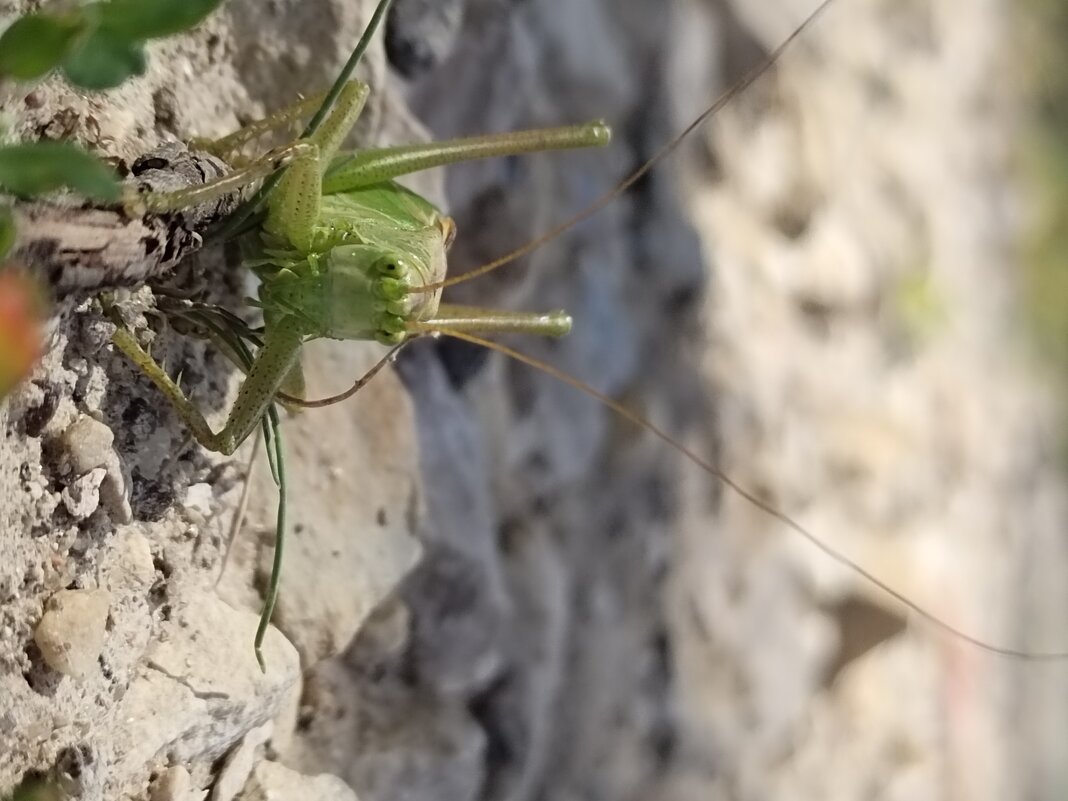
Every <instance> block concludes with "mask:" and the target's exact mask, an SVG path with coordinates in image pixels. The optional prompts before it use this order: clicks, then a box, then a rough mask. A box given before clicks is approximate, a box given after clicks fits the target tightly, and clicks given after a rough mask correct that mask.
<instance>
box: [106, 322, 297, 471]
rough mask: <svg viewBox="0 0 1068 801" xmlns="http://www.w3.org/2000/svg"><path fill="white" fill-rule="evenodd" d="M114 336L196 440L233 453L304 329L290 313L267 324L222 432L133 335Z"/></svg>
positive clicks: (267, 402) (290, 362) (293, 356)
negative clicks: (215, 427) (164, 396)
mask: <svg viewBox="0 0 1068 801" xmlns="http://www.w3.org/2000/svg"><path fill="white" fill-rule="evenodd" d="M111 341H112V342H113V343H114V344H115V346H116V347H117V348H118V349H119V350H121V351H122V352H123V353H125V354H126V355H127V356H128V357H129V358H130V360H131V361H133V363H134V364H136V365H137V366H138V367H139V368H141V371H142V372H144V374H145V375H147V376H148V377H149V378H150V379H151V380H152V382H153V383H154V384H155V385H156V386H157V387H159V389H160V391H161V392H163V394H164V395H166V397H167V400H168V401H170V403H171V405H172V406H173V407H174V410H175V412H177V413H178V416H179V417H180V418H181V419H182V421H183V422H184V423H185V424H186V425H187V426H189V430H190V431H192V433H193V436H194V437H196V440H197V442H199V443H200V444H201V445H203V446H204V447H205V448H207V449H208V450H212V451H217V452H219V453H224V454H231V453H233V452H234V451H235V450H236V449H237V446H238V445H240V444H241V443H242V442H243V441H244V440H245V438H246V437H247V436H248V435H249V434H251V433H252V430H253V429H254V428H255V427H256V426H257V425H259V423H260V421H261V420H262V419H263V415H264V414H265V413H266V412H267V410H268V408H269V407H270V406H271V403H272V401H273V400H274V396H275V393H277V392H278V388H279V387H280V386H281V384H282V382H283V381H284V380H285V378H286V375H287V374H288V373H289V372H290V370H291V369H293V366H294V365H295V364H296V362H297V358H298V356H299V355H300V348H301V344H302V342H303V341H304V334H303V331H302V329H301V328H300V326H299V325H298V324H297V323H296V321H294V320H291V319H289V318H283V319H281V320H280V321H278V323H276V324H275V325H272V326H268V328H267V332H266V334H265V338H264V343H263V347H262V348H261V349H260V351H259V353H258V354H257V355H256V360H255V361H254V362H253V363H252V369H251V370H249V373H248V376H247V377H246V378H245V381H244V383H243V384H242V385H241V389H240V391H239V392H238V395H237V400H236V401H235V402H234V407H233V409H231V410H230V416H229V417H228V418H227V419H226V425H225V426H224V427H223V429H222V430H221V431H219V432H218V433H216V432H214V431H212V430H211V426H209V425H208V422H207V420H205V419H204V415H203V414H201V412H200V410H199V409H198V408H197V407H196V406H195V405H194V404H193V403H192V401H190V400H189V399H188V398H187V397H186V396H185V393H184V392H182V389H181V387H179V386H178V385H177V384H176V383H175V382H174V380H173V379H171V377H170V376H169V375H167V373H166V372H164V370H163V368H161V367H160V366H159V365H158V364H157V363H156V361H155V360H154V359H153V358H152V357H151V356H149V355H148V354H147V353H146V352H145V351H144V349H143V348H142V347H141V346H140V345H139V344H138V342H137V340H136V339H135V338H134V336H133V334H131V333H130V332H129V331H128V330H126V329H125V328H122V327H120V328H118V329H117V330H116V331H115V334H114V335H113V336H112V340H111Z"/></svg>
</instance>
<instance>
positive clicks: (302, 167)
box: [263, 81, 370, 252]
mask: <svg viewBox="0 0 1068 801" xmlns="http://www.w3.org/2000/svg"><path fill="white" fill-rule="evenodd" d="M369 91H370V89H369V88H368V86H367V84H365V83H361V82H360V81H349V82H348V83H347V84H345V87H344V88H343V89H342V90H341V95H340V96H339V97H338V100H337V105H336V107H335V108H334V110H333V111H332V112H331V113H330V116H329V117H327V118H326V120H324V122H323V124H322V125H321V126H319V129H318V130H317V131H316V132H315V133H314V134H312V135H311V136H310V137H309V138H308V139H306V140H303V141H304V142H305V143H307V144H308V145H309V146H311V148H312V149H310V150H308V151H307V152H306V153H304V154H302V155H301V156H300V157H298V158H297V159H295V160H294V162H293V164H291V165H290V166H289V168H288V169H287V170H286V171H285V174H284V175H283V176H282V179H281V180H280V181H279V182H278V185H277V186H276V187H275V188H274V190H273V191H272V192H271V194H270V196H269V197H268V199H267V220H266V221H265V222H264V226H263V227H264V228H265V229H266V230H267V231H268V232H270V233H272V234H274V235H275V236H280V237H282V238H284V239H285V240H286V241H288V242H289V243H290V244H291V245H293V247H295V248H296V249H297V250H299V251H302V252H307V251H308V250H310V248H311V242H312V234H313V231H314V228H315V222H316V220H318V219H319V206H320V201H321V199H322V185H323V171H324V170H325V168H326V166H328V165H329V164H330V160H331V159H332V158H333V157H334V154H335V153H337V151H338V149H339V148H340V147H341V143H342V142H344V141H345V137H346V136H348V134H349V131H351V130H352V126H353V125H354V124H355V123H356V120H357V119H358V118H359V116H360V112H361V111H363V106H364V103H365V102H367V95H368V93H369Z"/></svg>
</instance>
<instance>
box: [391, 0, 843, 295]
mask: <svg viewBox="0 0 1068 801" xmlns="http://www.w3.org/2000/svg"><path fill="white" fill-rule="evenodd" d="M833 2H834V0H823V2H822V3H820V4H819V6H817V8H816V10H815V11H813V12H812V13H811V14H809V15H808V17H807V18H806V19H805V21H804V22H802V23H801V24H800V25H799V26H797V28H795V29H794V32H793V33H791V34H790V35H789V36H788V37H786V39H785V40H784V41H783V42H782V43H781V44H780V45H779V46H778V47H776V48H775V49H774V50H772V51H771V53H770V54H769V55H768V56H766V57H765V58H764V60H763V61H761V62H760V63H759V64H758V65H757V66H755V67H754V68H753V69H751V70H750V71H749V72H747V73H746V74H745V75H743V76H742V77H741V78H740V79H739V80H738V81H737V82H735V83H734V85H733V86H731V87H730V88H729V89H728V90H727V91H726V92H724V93H723V94H721V95H720V96H719V97H718V98H716V101H715V102H714V103H713V104H712V105H711V106H709V107H708V108H706V109H705V110H704V111H702V112H701V113H700V114H699V115H698V116H697V117H696V118H695V119H694V121H693V122H691V123H690V124H689V125H687V126H686V127H685V128H684V129H683V130H682V131H681V132H680V133H679V134H678V135H676V136H675V137H674V138H673V139H672V140H671V141H670V142H668V143H667V144H666V145H664V146H663V147H662V148H660V150H658V151H657V152H656V153H654V154H653V156H652V158H650V159H649V160H648V161H647V162H645V164H643V165H642V166H641V167H639V168H638V169H636V170H635V171H634V172H632V173H631V174H630V175H629V176H628V177H627V178H624V179H623V181H621V182H620V183H618V184H616V186H615V187H613V188H612V189H610V190H608V191H607V192H605V193H604V194H603V195H601V197H599V198H598V199H597V200H595V201H594V202H593V203H591V204H590V205H589V206H587V207H586V208H584V209H583V210H582V211H580V212H579V213H578V214H576V215H575V216H573V217H571V218H570V219H568V220H565V221H564V222H562V223H560V224H559V225H557V226H555V227H554V228H550V229H549V230H548V231H546V232H545V233H544V234H542V235H541V236H539V237H537V238H535V239H532V240H530V241H529V242H527V243H526V244H525V245H522V246H520V247H518V248H516V249H515V250H512V251H509V252H508V253H505V254H504V255H503V256H500V257H499V258H496V259H494V260H493V261H491V262H489V263H487V264H483V265H482V266H481V267H476V268H475V269H473V270H469V271H468V272H466V273H464V274H463V275H458V276H456V277H455V278H447V279H445V280H444V281H438V282H436V283H433V284H426V285H424V286H420V287H413V288H412V289H410V290H409V292H411V293H418V292H436V291H438V290H439V289H444V288H445V287H450V286H455V285H456V284H462V283H464V282H465V281H471V280H473V279H475V278H478V277H480V276H483V275H485V274H486V273H490V272H493V271H494V270H496V269H498V268H499V267H503V266H504V265H506V264H509V263H511V262H513V261H515V260H516V259H519V258H522V257H523V256H526V255H527V254H529V253H533V252H534V251H535V250H537V249H538V248H540V247H541V246H542V245H544V244H545V243H546V242H549V241H550V240H552V239H556V237H558V236H560V234H562V233H564V232H565V231H567V230H569V229H570V228H573V227H575V226H576V225H578V224H579V223H580V222H583V221H584V220H587V219H589V218H590V217H592V216H593V215H594V214H596V213H597V212H599V211H600V210H601V209H603V208H604V207H605V206H607V205H608V204H609V203H611V202H612V201H614V200H615V199H616V198H618V197H620V196H621V195H622V194H623V193H624V192H626V191H627V190H628V189H630V188H631V187H632V186H634V184H636V183H637V182H638V181H640V180H641V179H642V176H644V175H645V174H646V173H647V172H649V171H650V170H651V169H653V167H655V166H656V165H657V164H659V163H660V162H661V161H663V160H664V159H665V158H667V157H668V156H669V155H671V154H672V153H673V152H674V151H675V150H676V149H677V148H678V146H679V145H681V144H682V142H683V140H684V139H686V137H687V136H689V135H690V134H691V133H693V132H694V130H695V129H697V128H699V127H700V126H701V125H702V124H703V123H704V122H705V120H707V119H708V118H709V117H713V116H715V115H716V114H718V113H719V111H720V109H722V108H723V107H724V106H725V105H727V104H728V103H730V102H731V101H732V100H733V99H734V98H735V97H737V96H738V95H739V94H740V93H741V92H744V91H745V90H746V89H748V88H749V87H750V86H752V85H753V83H754V82H755V81H756V80H757V79H758V78H760V76H762V75H763V74H764V73H765V72H767V71H768V70H769V69H771V67H772V65H774V64H775V62H776V61H778V60H779V58H780V57H781V56H782V54H783V53H784V52H785V51H786V50H787V49H788V48H789V47H790V46H791V45H792V44H793V43H794V40H795V39H797V37H799V36H800V35H801V34H803V33H804V32H805V31H806V30H808V29H809V28H810V27H812V25H813V24H814V23H815V22H816V20H817V19H818V18H819V17H820V15H821V14H822V13H823V12H824V11H825V10H826V9H827V7H828V6H829V5H831V3H833Z"/></svg>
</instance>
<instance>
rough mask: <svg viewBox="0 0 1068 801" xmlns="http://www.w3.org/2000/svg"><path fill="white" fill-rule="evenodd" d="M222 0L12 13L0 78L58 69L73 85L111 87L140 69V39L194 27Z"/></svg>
mask: <svg viewBox="0 0 1068 801" xmlns="http://www.w3.org/2000/svg"><path fill="white" fill-rule="evenodd" d="M221 2H222V0H106V2H100V3H90V4H88V5H84V6H78V7H75V8H71V9H64V10H57V11H51V12H49V11H42V12H39V13H36V14H27V15H25V16H23V17H20V18H19V19H17V20H16V21H15V22H14V23H13V24H12V25H11V26H10V27H9V28H8V29H7V30H6V31H4V33H3V35H0V78H9V79H14V80H21V81H27V80H33V79H35V78H40V77H42V76H44V75H46V74H47V73H49V72H51V71H52V70H55V69H59V70H61V71H62V73H63V76H64V77H65V78H66V79H67V80H68V81H70V82H71V83H72V84H74V85H75V86H80V87H81V88H83V89H112V88H114V87H116V86H118V85H119V84H121V83H122V82H123V81H125V80H126V79H127V78H131V77H134V76H137V75H140V74H142V73H143V72H144V71H145V67H146V65H147V59H146V57H145V43H146V42H147V41H148V40H149V39H159V38H162V37H164V36H171V35H173V34H176V33H181V32H182V31H187V30H189V29H190V28H193V27H195V26H196V25H198V24H199V23H200V22H202V21H203V20H204V18H205V17H207V16H208V14H210V13H211V12H212V11H214V10H215V9H216V8H217V7H218V6H219V4H220V3H221Z"/></svg>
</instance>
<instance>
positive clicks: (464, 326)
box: [113, 0, 611, 667]
mask: <svg viewBox="0 0 1068 801" xmlns="http://www.w3.org/2000/svg"><path fill="white" fill-rule="evenodd" d="M390 2H391V0H382V1H381V2H380V3H379V5H378V7H377V8H376V11H375V14H374V16H373V17H372V19H371V22H370V23H369V25H368V27H367V29H366V30H365V32H364V34H363V37H362V38H361V46H358V47H357V51H356V53H354V58H353V59H350V66H349V67H348V69H347V70H346V71H345V72H343V73H342V76H341V78H339V81H338V83H337V84H335V91H332V92H331V93H330V95H328V96H327V97H326V99H325V100H323V102H322V104H321V106H320V114H319V116H320V117H321V119H322V124H321V126H320V127H318V128H317V129H316V130H314V132H313V133H311V134H310V135H307V136H305V137H302V138H301V139H299V140H298V141H296V142H294V143H292V144H289V145H286V146H284V147H282V148H280V149H277V150H274V151H272V152H270V153H268V154H267V155H266V156H264V157H263V158H261V159H259V160H257V161H254V162H252V163H251V164H248V165H246V166H245V167H243V168H241V169H238V170H236V171H235V172H234V173H231V174H230V175H228V176H226V177H224V178H222V179H219V180H217V181H215V182H211V183H207V184H204V185H202V186H198V187H195V188H192V189H188V190H180V191H177V192H173V193H159V194H147V195H138V196H131V197H130V198H129V199H128V204H127V205H128V206H129V207H131V208H134V209H137V210H148V211H154V212H164V211H171V210H178V209H181V208H185V207H188V206H190V205H192V204H196V203H200V202H204V201H206V200H209V199H212V198H214V197H218V196H219V195H221V194H225V193H227V192H231V191H233V190H234V189H235V188H239V187H240V186H241V185H243V184H247V183H250V182H252V181H255V180H259V179H261V178H263V177H265V175H266V174H269V173H271V172H273V170H274V169H275V167H276V166H277V165H278V164H280V163H285V164H286V165H287V166H286V168H285V171H284V173H283V174H282V175H281V179H280V180H278V181H277V184H276V185H273V186H268V187H267V191H266V192H264V193H263V194H264V195H265V196H266V204H265V205H266V215H265V217H264V219H263V224H262V230H261V231H260V236H259V241H258V242H257V243H255V252H254V253H253V254H252V258H250V259H249V260H248V264H249V266H250V267H251V268H252V269H253V270H254V272H255V273H256V275H257V276H258V277H259V279H260V288H259V298H258V300H257V301H256V305H258V306H259V307H260V308H262V310H263V319H264V333H263V339H262V347H260V348H259V349H258V351H257V353H256V355H255V358H254V359H252V360H251V362H250V363H248V364H247V365H245V366H246V367H247V377H246V378H245V381H244V383H243V384H242V385H241V389H240V391H239V392H238V396H237V400H236V401H235V403H234V406H233V408H232V409H231V410H230V413H229V416H228V417H227V420H226V423H225V425H224V426H223V428H222V429H221V430H220V431H217V432H216V431H213V430H212V429H211V427H210V426H209V425H208V422H207V421H206V420H205V419H204V416H203V414H202V413H201V412H200V410H199V409H198V408H197V407H196V406H195V405H194V404H193V403H192V402H191V401H190V400H189V399H188V398H187V397H186V395H185V393H184V392H183V391H182V389H181V388H180V387H179V386H178V384H177V383H176V382H175V381H174V380H173V379H172V378H171V377H170V376H169V375H168V374H167V373H166V372H165V371H164V370H163V369H162V368H161V367H160V366H159V365H158V364H157V363H156V361H155V360H154V359H153V358H152V357H151V356H150V355H149V354H148V353H147V352H146V351H145V350H144V349H143V348H142V347H141V346H140V344H139V343H138V342H137V340H136V339H135V338H134V336H133V335H132V334H131V333H130V332H129V331H128V330H126V329H125V328H123V327H121V326H120V327H119V328H118V330H117V331H116V332H115V334H114V337H113V342H114V344H115V346H116V347H118V348H119V349H120V350H121V351H122V352H123V353H125V354H126V355H127V356H128V357H129V358H130V359H131V360H132V361H133V362H134V363H135V364H136V365H137V366H138V367H139V368H140V369H141V370H142V371H143V372H144V373H145V374H146V375H147V376H148V377H149V378H150V379H151V380H152V381H153V382H154V383H155V384H156V386H157V387H159V389H160V390H161V391H162V392H163V393H164V395H165V396H166V398H167V400H168V401H169V402H170V403H171V405H172V406H173V407H174V409H175V411H176V412H177V414H178V416H179V417H180V418H181V419H182V421H183V422H184V423H185V424H186V425H187V426H188V427H189V429H190V431H191V432H192V434H193V436H194V437H195V439H196V440H197V442H199V443H200V444H201V445H202V446H204V447H205V448H207V449H209V450H212V451H217V452H219V453H223V454H227V455H228V454H231V453H233V452H234V450H236V448H237V447H238V446H239V445H240V444H241V443H242V442H243V441H244V440H245V439H246V438H247V437H248V436H249V434H251V433H252V432H253V431H254V430H255V429H256V427H257V426H259V425H261V422H262V421H264V420H265V417H266V416H268V415H272V416H273V411H272V404H273V403H274V401H275V399H276V397H277V396H278V395H279V392H280V391H281V390H282V389H283V387H290V386H293V385H294V384H300V383H302V379H301V375H302V372H301V368H300V354H301V349H302V347H303V345H304V343H305V342H308V341H310V340H313V339H318V338H322V337H329V338H332V339H355V340H377V341H378V342H381V343H383V344H388V345H399V344H400V343H402V342H404V341H405V340H406V339H407V338H409V337H411V336H414V335H419V334H423V333H429V332H434V331H438V330H448V331H455V332H457V333H465V332H474V331H484V332H491V333H499V332H511V331H521V332H527V333H533V334H540V335H545V336H562V335H564V334H566V333H567V332H568V331H569V330H570V328H571V318H570V317H569V316H568V315H567V314H566V313H565V312H563V311H555V312H551V313H548V314H540V313H521V312H505V311H496V310H488V309H480V308H472V307H461V306H450V305H448V304H444V303H441V301H440V298H441V290H442V286H443V283H444V281H445V276H446V269H447V262H446V252H447V250H448V248H449V246H450V244H451V243H452V240H453V238H454V236H455V226H454V224H453V222H452V220H451V219H450V218H449V217H447V216H445V215H443V214H442V213H441V212H440V211H438V210H437V209H436V208H435V207H434V206H433V205H432V204H431V203H429V202H428V201H426V200H424V199H423V198H422V197H420V196H419V195H417V194H415V193H414V192H412V191H410V190H408V189H405V188H404V187H402V186H401V185H400V184H398V183H396V182H395V181H394V180H393V179H395V178H397V177H399V176H402V175H406V174H409V173H413V172H418V171H422V170H426V169H430V168H432V167H438V166H442V165H446V164H452V163H456V162H461V161H469V160H473V159H482V158H490V157H496V156H511V155H518V154H523V153H533V152H539V151H546V150H560V149H571V148H581V147H600V146H604V145H606V144H608V142H609V140H610V138H611V133H610V129H609V128H608V126H607V125H605V124H604V123H603V122H600V121H597V122H591V123H588V124H585V125H577V126H570V127H563V128H550V129H542V130H533V131H521V132H516V133H506V134H502V135H495V136H483V137H472V138H466V139H458V140H452V141H444V142H432V143H428V144H421V145H410V146H402V147H391V148H380V149H370V150H363V151H359V152H344V151H341V149H340V148H341V145H342V143H343V142H344V140H345V138H346V137H347V136H348V134H349V132H350V130H351V129H352V127H353V125H354V124H355V122H356V121H357V119H358V118H359V116H360V112H361V111H362V110H363V107H364V104H365V103H366V101H367V98H368V95H369V92H370V90H369V87H368V86H367V85H366V84H365V83H362V82H360V81H356V80H347V75H348V73H350V72H351V69H352V67H354V66H355V63H356V62H357V61H358V60H359V55H360V54H361V53H362V47H364V46H365V45H366V42H367V41H368V40H369V38H370V37H371V36H372V35H373V34H374V32H375V29H376V27H377V25H378V23H379V21H380V20H381V19H382V17H383V15H384V13H385V11H386V10H387V9H388V6H389V4H390ZM333 96H336V103H335V104H333V108H331V100H332V97H333ZM315 102H318V99H317V98H313V99H312V100H311V101H304V102H301V103H298V104H296V105H294V106H291V107H289V108H286V109H283V110H282V111H280V112H277V113H276V114H274V115H272V116H270V117H268V118H265V119H264V120H261V121H259V122H256V123H253V124H251V125H250V126H247V127H246V128H243V129H241V130H240V131H237V132H236V133H234V134H231V135H230V136H227V137H225V138H223V139H220V140H217V141H215V142H209V143H206V144H204V145H202V146H203V147H205V149H207V150H209V151H210V152H212V153H214V154H216V155H219V156H222V157H225V156H228V155H230V154H233V153H235V152H237V151H238V150H239V149H240V148H241V147H243V146H244V145H245V144H247V143H248V142H249V141H250V140H252V139H254V138H257V137H259V136H260V135H261V134H263V133H265V132H268V131H270V130H273V129H276V128H279V127H282V126H288V125H290V124H291V123H292V121H293V120H294V119H295V118H299V117H300V116H301V115H303V114H306V113H308V112H310V110H311V107H312V105H313V104H314V103H315ZM252 202H253V204H254V205H255V203H256V201H255V200H254V201H252ZM217 333H221V332H217ZM272 423H273V424H274V429H275V436H274V438H273V442H274V443H275V445H276V446H277V441H278V439H277V430H276V429H277V419H276V418H274V417H272ZM282 463H283V460H282V459H281V453H280V451H278V450H276V451H275V453H274V458H273V459H272V466H274V468H275V471H276V472H275V477H276V480H277V481H278V483H279V486H280V491H281V493H282V496H283V498H284V493H285V487H284V482H285V474H284V467H283V464H282ZM279 508H280V514H279V527H278V539H277V544H276V549H275V564H274V569H273V572H272V575H271V580H270V586H269V589H268V592H267V598H266V600H265V602H264V605H263V611H262V615H261V620H260V626H259V629H258V631H257V634H256V640H255V650H256V657H257V660H258V661H259V662H260V666H261V667H264V662H263V655H262V651H261V646H262V642H263V638H264V635H265V633H266V630H267V626H268V624H269V622H270V618H271V614H272V612H273V610H274V605H275V601H276V600H277V595H278V584H279V578H280V571H281V553H282V542H283V534H284V512H283V511H281V510H284V500H283V502H282V503H281V504H280V507H279Z"/></svg>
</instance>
